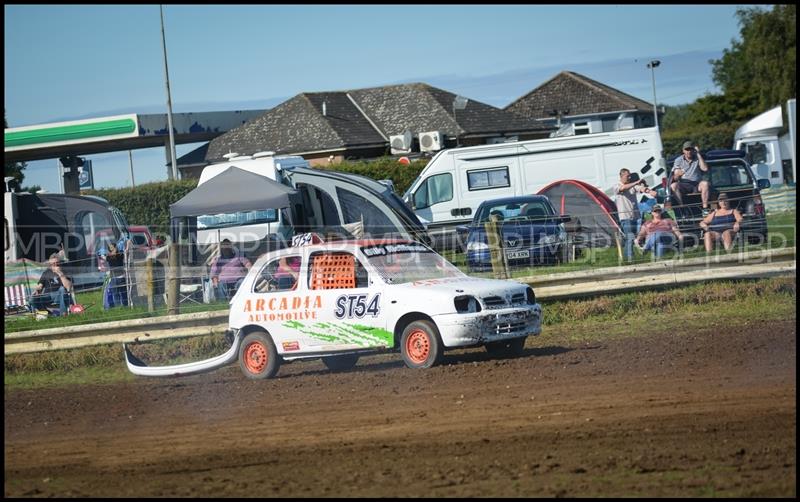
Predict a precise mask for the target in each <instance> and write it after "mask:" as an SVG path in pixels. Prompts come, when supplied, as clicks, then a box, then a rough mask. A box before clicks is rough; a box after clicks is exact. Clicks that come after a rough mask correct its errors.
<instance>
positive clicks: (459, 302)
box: [453, 295, 481, 314]
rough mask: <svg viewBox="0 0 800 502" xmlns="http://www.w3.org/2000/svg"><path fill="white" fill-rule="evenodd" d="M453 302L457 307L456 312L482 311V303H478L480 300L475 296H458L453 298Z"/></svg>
mask: <svg viewBox="0 0 800 502" xmlns="http://www.w3.org/2000/svg"><path fill="white" fill-rule="evenodd" d="M453 304H454V305H455V307H456V312H458V313H460V314H464V313H474V312H480V311H481V304H480V303H478V300H477V299H476V298H475V297H474V296H469V295H462V296H456V297H455V299H454V300H453Z"/></svg>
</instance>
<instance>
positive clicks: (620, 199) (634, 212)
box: [614, 168, 648, 261]
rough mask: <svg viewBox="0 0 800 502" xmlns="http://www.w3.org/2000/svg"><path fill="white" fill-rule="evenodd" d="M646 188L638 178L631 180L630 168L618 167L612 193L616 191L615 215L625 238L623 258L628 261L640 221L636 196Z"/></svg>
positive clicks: (631, 254)
mask: <svg viewBox="0 0 800 502" xmlns="http://www.w3.org/2000/svg"><path fill="white" fill-rule="evenodd" d="M647 190H648V189H647V188H646V187H645V185H644V182H643V181H641V180H639V179H636V180H633V181H631V172H630V170H628V169H625V168H623V169H620V171H619V183H617V184H616V185H615V186H614V193H616V197H615V202H616V204H617V216H618V217H619V223H620V227H622V235H623V237H624V238H625V259H626V260H628V261H631V260H632V259H633V241H634V239H635V238H636V234H637V233H638V232H639V226H640V225H641V223H642V217H641V214H640V212H639V205H638V203H637V202H636V197H637V194H639V193H644V192H646V191H647Z"/></svg>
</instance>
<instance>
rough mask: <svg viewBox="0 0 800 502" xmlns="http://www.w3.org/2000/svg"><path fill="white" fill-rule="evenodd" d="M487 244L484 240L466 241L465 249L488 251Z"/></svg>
mask: <svg viewBox="0 0 800 502" xmlns="http://www.w3.org/2000/svg"><path fill="white" fill-rule="evenodd" d="M488 250H489V245H488V244H486V243H485V242H477V241H473V242H468V243H467V251H488Z"/></svg>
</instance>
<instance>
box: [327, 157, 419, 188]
mask: <svg viewBox="0 0 800 502" xmlns="http://www.w3.org/2000/svg"><path fill="white" fill-rule="evenodd" d="M427 164H428V159H418V160H413V161H411V162H410V163H409V164H408V165H404V164H401V163H399V162H398V161H397V158H395V157H381V158H379V159H375V160H370V161H344V162H341V163H339V164H332V165H330V166H317V167H319V168H320V169H327V170H331V171H340V172H343V173H353V174H360V175H362V176H366V177H368V178H372V179H375V180H387V179H388V180H392V183H394V189H395V191H396V192H397V193H398V194H399V195H403V193H405V191H406V190H408V187H410V186H411V183H413V182H414V180H415V179H416V178H417V176H419V173H420V172H422V170H423V169H424V168H425V166H426V165H427Z"/></svg>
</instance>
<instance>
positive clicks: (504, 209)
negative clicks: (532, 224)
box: [478, 200, 555, 223]
mask: <svg viewBox="0 0 800 502" xmlns="http://www.w3.org/2000/svg"><path fill="white" fill-rule="evenodd" d="M493 214H496V215H498V216H499V217H500V220H501V221H505V220H510V219H512V218H516V219H541V218H543V217H547V216H552V215H554V214H555V213H554V212H553V208H552V207H551V206H550V204H548V203H547V202H546V201H543V200H528V201H525V200H521V201H513V202H506V203H502V204H500V203H498V204H486V205H485V206H483V208H482V209H481V211H480V213H479V214H478V222H479V223H485V222H487V221H489V217H490V216H491V215H493Z"/></svg>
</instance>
